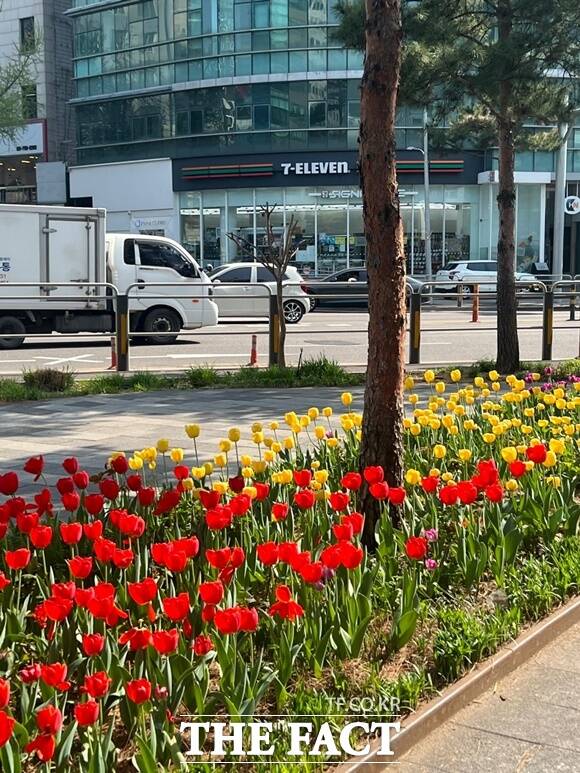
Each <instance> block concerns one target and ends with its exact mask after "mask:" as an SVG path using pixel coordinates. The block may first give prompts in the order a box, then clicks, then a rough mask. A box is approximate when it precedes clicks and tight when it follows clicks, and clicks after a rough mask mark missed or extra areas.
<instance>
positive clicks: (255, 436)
mask: <svg viewBox="0 0 580 773" xmlns="http://www.w3.org/2000/svg"><path fill="white" fill-rule="evenodd" d="M252 440H253V442H254V443H255V444H256V445H257V446H259V445H260V444H261V443H263V442H264V433H263V432H253V433H252Z"/></svg>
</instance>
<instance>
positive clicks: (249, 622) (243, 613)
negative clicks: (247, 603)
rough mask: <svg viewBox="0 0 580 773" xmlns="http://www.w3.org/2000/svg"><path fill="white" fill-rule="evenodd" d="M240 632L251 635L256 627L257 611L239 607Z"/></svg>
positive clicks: (252, 608)
mask: <svg viewBox="0 0 580 773" xmlns="http://www.w3.org/2000/svg"><path fill="white" fill-rule="evenodd" d="M239 611H240V630H241V631H246V632H248V633H252V632H253V631H255V630H256V628H257V627H258V622H259V619H258V610H257V609H256V608H255V607H251V608H250V607H239Z"/></svg>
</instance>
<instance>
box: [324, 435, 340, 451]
mask: <svg viewBox="0 0 580 773" xmlns="http://www.w3.org/2000/svg"><path fill="white" fill-rule="evenodd" d="M326 445H327V446H328V447H329V448H336V447H337V446H338V438H335V437H329V438H328V440H327V441H326Z"/></svg>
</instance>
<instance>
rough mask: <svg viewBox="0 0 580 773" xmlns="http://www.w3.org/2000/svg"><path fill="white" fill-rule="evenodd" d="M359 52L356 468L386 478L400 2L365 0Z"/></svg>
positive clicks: (398, 257)
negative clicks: (362, 351)
mask: <svg viewBox="0 0 580 773" xmlns="http://www.w3.org/2000/svg"><path fill="white" fill-rule="evenodd" d="M366 12H367V21H366V30H365V32H366V54H365V65H364V74H363V79H362V85H361V123H360V150H359V162H360V176H361V186H362V192H363V216H364V230H365V237H366V244H367V248H366V250H367V271H368V294H369V327H368V339H369V340H368V363H367V378H366V387H365V398H364V417H363V427H362V444H361V465H362V467H363V468H364V467H366V466H369V465H381V466H382V467H383V469H384V471H385V479H386V480H387V482H388V483H389V484H390V485H393V486H398V485H401V483H402V478H403V411H404V409H403V372H404V343H405V319H406V310H405V254H404V249H403V231H402V225H401V217H400V212H399V194H398V189H397V174H396V159H395V109H396V103H397V90H398V85H399V71H400V63H401V4H400V0H366ZM362 508H363V513H364V514H365V526H364V532H363V542H364V544H365V545H366V546H367V547H368V548H369V549H371V550H372V549H373V548H374V547H375V526H376V522H377V520H378V517H379V507H378V503H377V501H376V500H374V499H373V497H371V496H370V493H369V491H368V487H366V486H365V488H364V489H363V493H362Z"/></svg>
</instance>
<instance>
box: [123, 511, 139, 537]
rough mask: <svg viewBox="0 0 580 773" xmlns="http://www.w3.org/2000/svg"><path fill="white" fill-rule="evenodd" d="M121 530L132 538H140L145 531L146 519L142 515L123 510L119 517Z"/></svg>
mask: <svg viewBox="0 0 580 773" xmlns="http://www.w3.org/2000/svg"><path fill="white" fill-rule="evenodd" d="M119 531H120V532H121V534H125V535H126V536H127V537H130V538H131V539H138V538H139V537H141V536H142V534H143V533H144V532H145V521H144V520H143V518H141V516H140V515H133V514H132V513H127V512H124V511H122V515H121V516H120V517H119Z"/></svg>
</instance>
